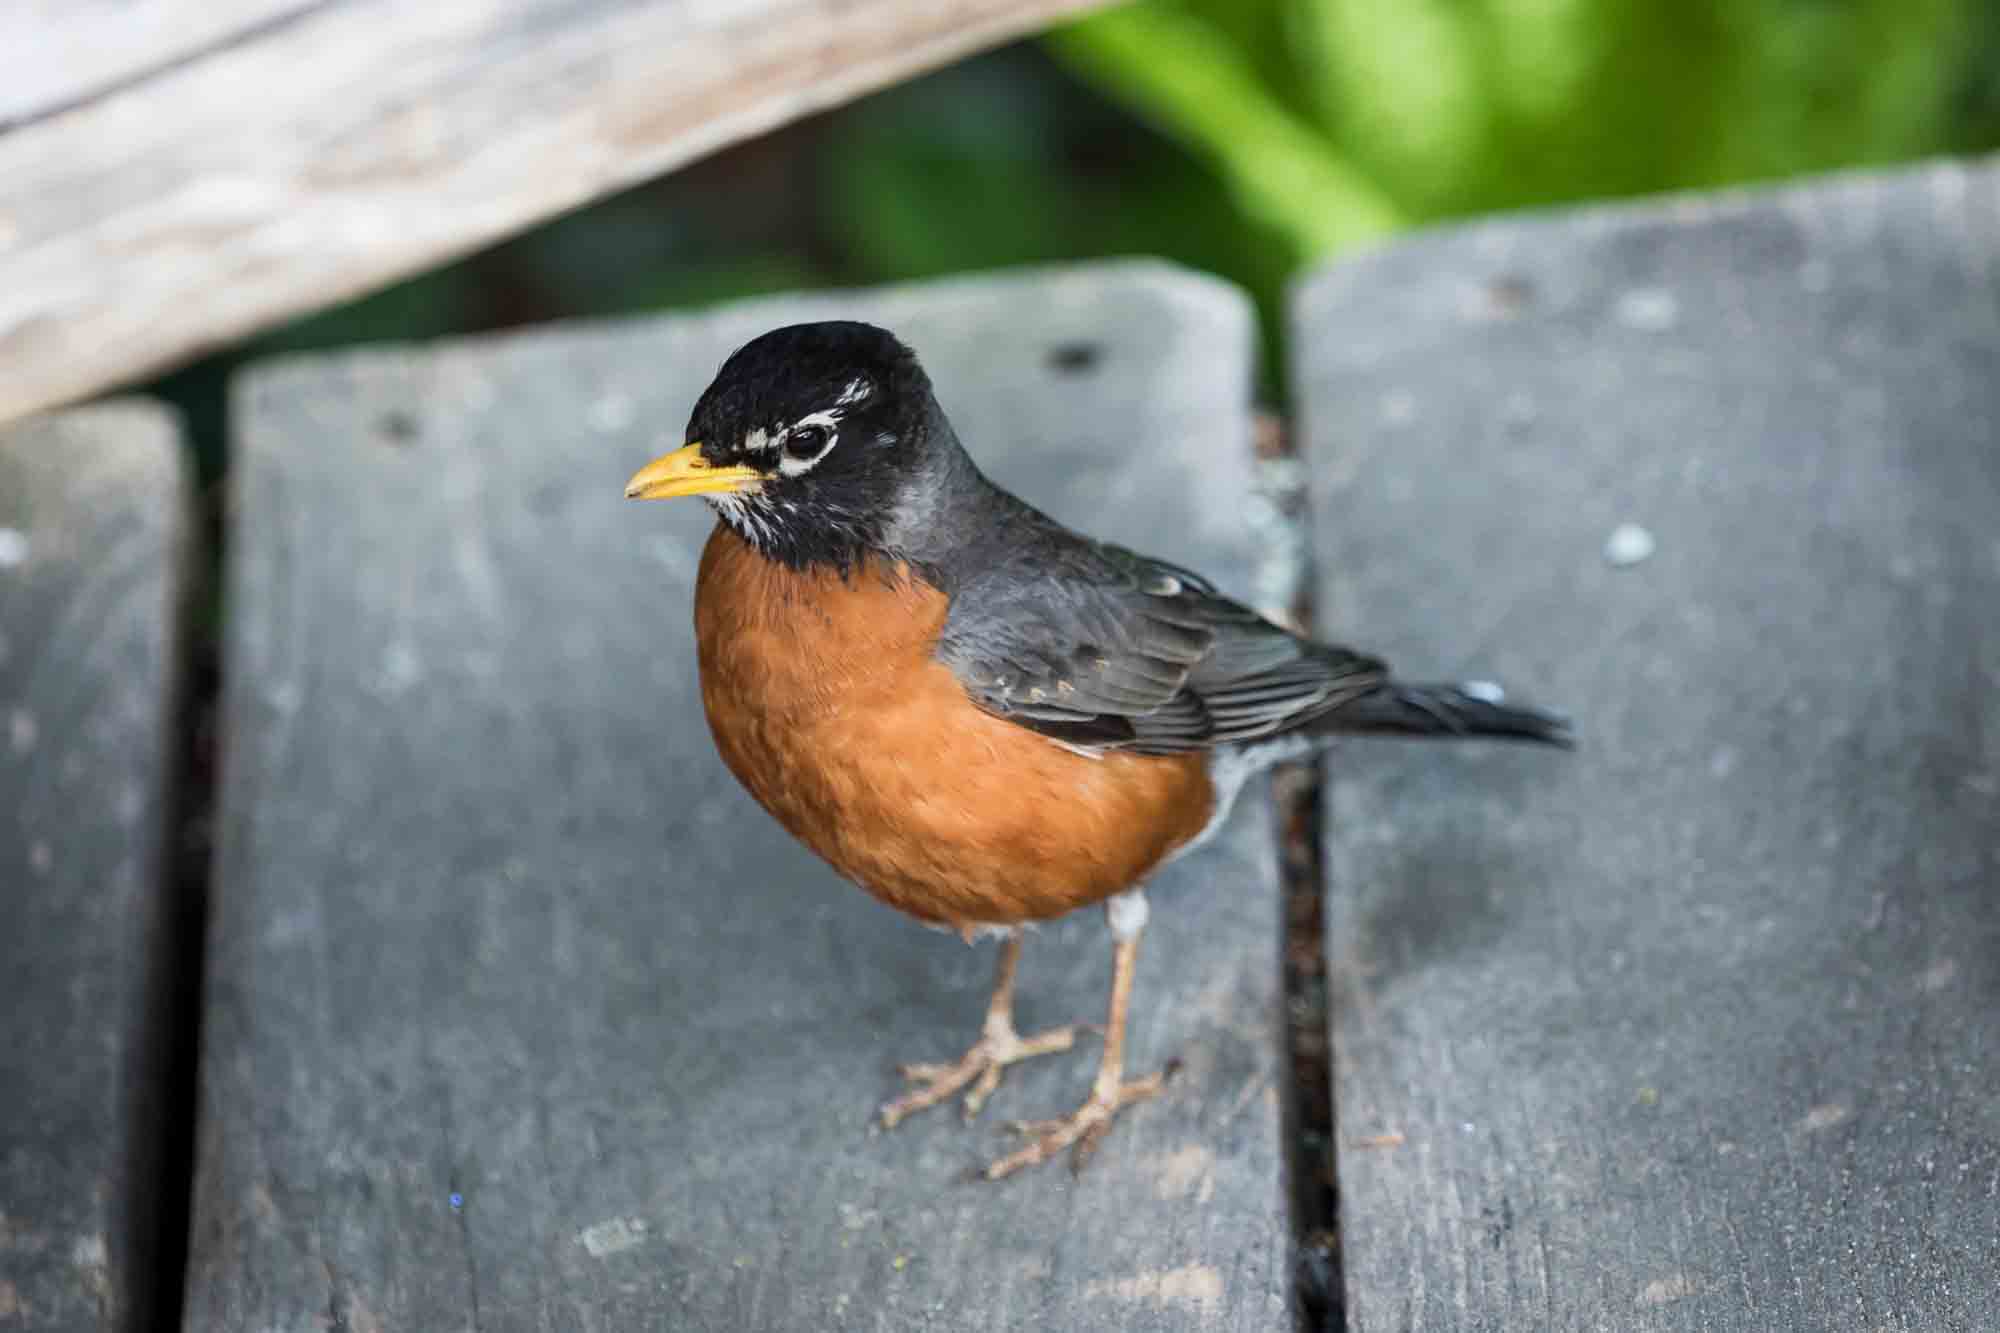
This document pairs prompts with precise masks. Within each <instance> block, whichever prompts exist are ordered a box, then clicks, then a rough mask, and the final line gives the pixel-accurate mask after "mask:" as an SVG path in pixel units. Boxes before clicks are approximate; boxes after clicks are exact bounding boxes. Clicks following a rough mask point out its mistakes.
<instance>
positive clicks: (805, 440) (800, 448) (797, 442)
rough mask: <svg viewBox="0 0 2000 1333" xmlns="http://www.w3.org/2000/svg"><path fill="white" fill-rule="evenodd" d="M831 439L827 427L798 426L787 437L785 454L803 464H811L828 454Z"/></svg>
mask: <svg viewBox="0 0 2000 1333" xmlns="http://www.w3.org/2000/svg"><path fill="white" fill-rule="evenodd" d="M831 438H832V435H831V433H830V432H829V431H828V430H827V428H826V427H825V426H797V427H794V428H793V430H792V433H791V434H790V435H787V436H786V437H785V453H786V454H787V455H788V456H790V457H792V458H796V459H797V460H798V461H799V462H801V463H810V462H811V461H812V460H813V459H815V458H818V457H819V456H820V455H821V454H823V453H825V452H826V444H827V441H828V440H829V439H831Z"/></svg>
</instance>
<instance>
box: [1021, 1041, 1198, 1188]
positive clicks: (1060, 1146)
mask: <svg viewBox="0 0 2000 1333" xmlns="http://www.w3.org/2000/svg"><path fill="white" fill-rule="evenodd" d="M1177 1068H1178V1062H1176V1063H1175V1064H1170V1065H1168V1066H1167V1067H1166V1068H1165V1069H1163V1070H1161V1071H1160V1072H1159V1073H1157V1074H1151V1075H1148V1076H1147V1077H1145V1078H1141V1079H1134V1080H1133V1081H1132V1082H1130V1083H1121V1084H1119V1085H1118V1091H1117V1092H1116V1093H1113V1094H1111V1095H1108V1096H1107V1095H1104V1094H1103V1093H1101V1092H1092V1093H1091V1095H1090V1100H1089V1101H1087V1102H1085V1103H1084V1104H1083V1105H1082V1106H1079V1107H1077V1108H1076V1110H1074V1111H1072V1112H1070V1114H1068V1115H1066V1116H1062V1117H1060V1118H1058V1119H1055V1120H1010V1121H1008V1122H1007V1128H1008V1130H1009V1131H1011V1132H1012V1133H1015V1134H1018V1135H1021V1136H1022V1137H1023V1138H1029V1139H1032V1140H1034V1141H1033V1142H1032V1143H1029V1144H1027V1145H1026V1146H1025V1147H1022V1148H1019V1149H1017V1150H1015V1151H1014V1152H1011V1153H1009V1154H1007V1155H1006V1156H1005V1157H1002V1158H1000V1159H999V1160H998V1161H996V1162H994V1163H992V1164H991V1165H990V1166H988V1167H987V1168H986V1170H985V1172H984V1173H983V1175H984V1176H985V1178H986V1179H987V1180H1000V1179H1002V1178H1003V1177H1006V1176H1011V1175H1013V1174H1014V1173H1015V1172H1016V1171H1020V1170H1024V1169H1025V1168H1027V1167H1031V1166H1040V1165H1041V1164H1042V1163H1043V1162H1046V1161H1048V1160H1049V1159H1051V1158H1053V1157H1056V1156H1058V1155H1059V1154H1061V1153H1062V1151H1063V1150H1064V1149H1065V1148H1070V1147H1074V1148H1075V1150H1076V1151H1075V1153H1074V1154H1073V1155H1072V1156H1071V1158H1070V1171H1071V1172H1072V1173H1073V1174H1076V1173H1081V1172H1082V1170H1083V1168H1084V1165H1085V1164H1086V1163H1087V1162H1089V1160H1090V1157H1091V1154H1093V1153H1095V1152H1096V1151H1097V1145H1098V1144H1099V1143H1101V1142H1102V1141H1103V1139H1104V1136H1105V1134H1106V1133H1108V1132H1109V1131H1110V1129H1111V1122H1112V1121H1113V1120H1114V1119H1116V1118H1117V1115H1118V1113H1119V1112H1120V1111H1122V1110H1124V1109H1125V1108H1126V1107H1128V1106H1131V1105H1132V1104H1133V1103H1135V1102H1143V1101H1145V1100H1146V1099H1147V1098H1149V1097H1155V1096H1158V1095H1159V1092H1160V1089H1161V1088H1164V1087H1165V1086H1166V1085H1167V1080H1168V1079H1169V1078H1171V1077H1172V1076H1173V1074H1174V1072H1175V1070H1176V1069H1177Z"/></svg>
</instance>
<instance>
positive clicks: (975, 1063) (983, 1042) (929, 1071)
mask: <svg viewBox="0 0 2000 1333" xmlns="http://www.w3.org/2000/svg"><path fill="white" fill-rule="evenodd" d="M1079 1030H1081V1027H1080V1025H1078V1024H1074V1023H1072V1024H1070V1025H1069V1026H1068V1027H1060V1028H1051V1029H1049V1030H1048V1031H1047V1032H1038V1033H1036V1034H1035V1035H1034V1036H1032V1037H1022V1036H1019V1035H1017V1034H1016V1033H1015V1032H1014V1031H1013V1030H1012V1029H1007V1030H1005V1031H1001V1032H988V1033H987V1034H986V1035H985V1036H983V1037H981V1038H980V1039H979V1040H978V1041H977V1042H975V1043H973V1047H972V1049H971V1050H969V1051H967V1052H966V1053H965V1055H964V1056H963V1058H961V1059H960V1060H959V1061H958V1062H957V1063H956V1064H949V1065H946V1064H929V1063H922V1062H919V1063H914V1064H906V1065H903V1066H902V1067H901V1068H902V1074H903V1077H904V1078H905V1079H908V1080H909V1081H910V1082H912V1083H915V1084H919V1085H920V1086H918V1087H915V1088H912V1089H910V1090H909V1091H908V1092H906V1093H904V1094H903V1095H902V1096H900V1097H898V1098H896V1099H895V1100H894V1101H891V1102H889V1103H887V1104H886V1105H884V1106H883V1107H882V1108H881V1110H880V1111H878V1112H877V1113H876V1114H877V1116H878V1117H879V1119H880V1121H881V1125H882V1128H884V1129H894V1128H895V1127H896V1126H897V1125H898V1124H900V1123H901V1122H902V1121H903V1120H904V1119H905V1118H907V1117H909V1116H912V1115H915V1114H916V1113H917V1112H918V1111H925V1110H929V1109H930V1108H931V1107H933V1106H936V1105H937V1104H938V1103H939V1102H942V1101H947V1100H949V1099H950V1098H951V1097H952V1096H953V1095H955V1094H956V1093H957V1092H958V1091H959V1090H960V1089H966V1092H965V1118H966V1119H967V1120H968V1121H970V1120H971V1119H972V1118H973V1117H974V1116H976V1115H978V1114H979V1112H980V1110H981V1108H983V1107H984V1106H985V1105H986V1100H987V1098H989V1097H991V1096H992V1095H993V1093H994V1091H995V1090H996V1089H998V1088H999V1086H1000V1078H1001V1075H1002V1073H1003V1072H1004V1071H1005V1070H1006V1068H1007V1066H1008V1065H1011V1064H1015V1063H1017V1062H1018V1061H1021V1060H1028V1059H1032V1058H1034V1057H1035V1056H1037V1055H1053V1054H1054V1053H1056V1052H1057V1051H1066V1050H1068V1049H1069V1048H1070V1047H1071V1046H1073V1045H1075V1044H1076V1034H1077V1032H1078V1031H1079ZM967 1085H970V1086H969V1087H968V1086H967Z"/></svg>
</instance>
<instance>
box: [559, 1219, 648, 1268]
mask: <svg viewBox="0 0 2000 1333" xmlns="http://www.w3.org/2000/svg"><path fill="white" fill-rule="evenodd" d="M648 1229H649V1228H648V1227H647V1226H646V1219H645V1218H643V1217H612V1218H606V1219H605V1220H604V1221H602V1222H593V1223H592V1224H591V1225H589V1226H587V1227H585V1228H584V1229H583V1230H581V1231H579V1232H577V1233H576V1243H577V1244H579V1245H581V1246H583V1248H584V1249H585V1250H586V1251H587V1252H588V1253H589V1254H590V1257H591V1258H593V1259H602V1258H604V1257H605V1256H606V1255H610V1254H617V1253H619V1252H620V1251H621V1250H629V1249H631V1248H632V1247H633V1246H635V1245H637V1244H639V1243H640V1242H641V1241H643V1240H645V1239H646V1232H647V1231H648Z"/></svg>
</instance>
